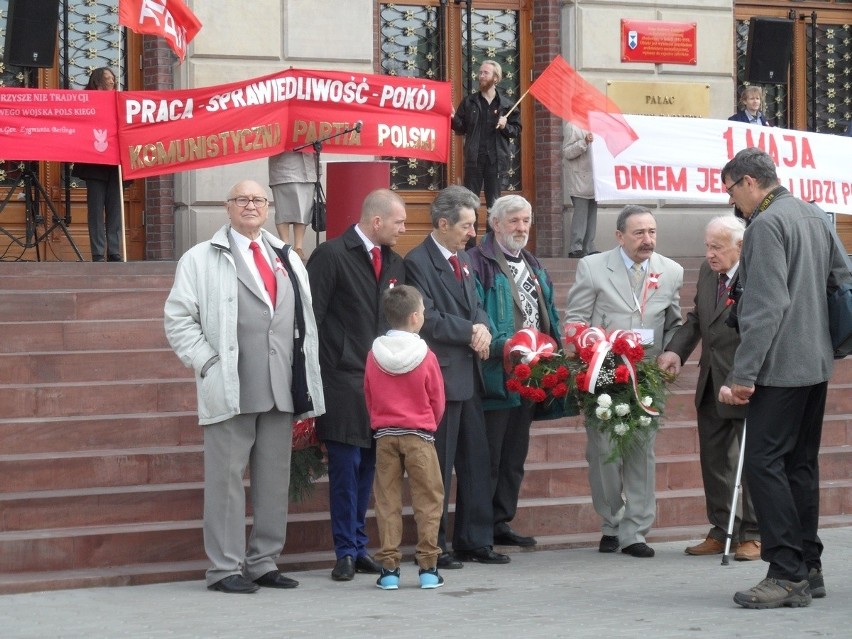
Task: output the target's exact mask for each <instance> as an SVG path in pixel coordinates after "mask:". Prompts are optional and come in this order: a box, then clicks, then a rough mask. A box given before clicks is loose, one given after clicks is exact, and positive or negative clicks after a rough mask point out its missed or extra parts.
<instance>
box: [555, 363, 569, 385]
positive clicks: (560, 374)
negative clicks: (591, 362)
mask: <svg viewBox="0 0 852 639" xmlns="http://www.w3.org/2000/svg"><path fill="white" fill-rule="evenodd" d="M570 376H571V373H570V372H569V371H568V368H567V367H566V366H560V367H559V368H557V369H556V377H557V378H558V379H559V381H560V382H564V381H565V380H566V379H568V378H569V377H570Z"/></svg>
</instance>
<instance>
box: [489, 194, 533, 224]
mask: <svg viewBox="0 0 852 639" xmlns="http://www.w3.org/2000/svg"><path fill="white" fill-rule="evenodd" d="M524 209H529V210H530V211H532V204H530V203H529V202H528V201H527V199H526V198H525V197H523V196H520V195H504V196H503V197H500V198H497V199H496V200H494V204H492V205H491V210H490V211H488V221H489V222H490V223H491V226H494V222H499V221H500V220H502V219H503V218H504V217H506V216H507V215H508V214H509V213H514V212H515V211H523V210H524Z"/></svg>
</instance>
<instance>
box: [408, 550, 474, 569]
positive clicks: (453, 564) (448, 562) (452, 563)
mask: <svg viewBox="0 0 852 639" xmlns="http://www.w3.org/2000/svg"><path fill="white" fill-rule="evenodd" d="M414 561H415V563H416V562H417V559H415V560H414ZM438 568H440V569H441V570H459V569H461V568H464V564H463V563H462V562H460V561H459V560H458V559H456V558H455V557H453V556H452V555H451V554H450V553H448V552H445V553H441V554H440V555H438Z"/></svg>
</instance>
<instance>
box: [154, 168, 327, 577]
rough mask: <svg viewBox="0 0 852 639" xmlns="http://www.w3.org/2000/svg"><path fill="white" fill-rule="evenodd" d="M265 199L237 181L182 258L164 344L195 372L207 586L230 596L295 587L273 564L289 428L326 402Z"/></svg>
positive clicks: (302, 283) (298, 284)
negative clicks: (220, 220)
mask: <svg viewBox="0 0 852 639" xmlns="http://www.w3.org/2000/svg"><path fill="white" fill-rule="evenodd" d="M268 206H269V200H268V198H267V197H266V194H265V192H264V190H263V187H261V186H260V185H259V184H257V183H256V182H253V181H250V180H246V181H243V182H239V183H238V184H236V185H235V186H234V187H233V188H232V189H231V190H230V192H229V194H228V199H227V200H226V202H225V208H226V210H227V213H228V218H229V220H230V223H229V224H226V225H225V226H223V227H222V228H221V229H219V231H217V233H216V234H215V235H214V236H213V239H212V240H209V241H206V242H202V243H200V244H198V245H196V246H195V247H193V248H192V249H190V250H189V251H188V252H187V253H186V254H185V255H184V256H183V257H182V258H181V260H180V262H179V263H178V267H177V272H176V274H175V282H174V286H173V287H172V290H171V293H170V294H169V297H168V299H167V300H166V306H165V329H166V336H167V337H168V339H169V343H170V344H171V346H172V348H173V349H174V351H175V353H176V354H177V355H178V356H179V357H180V359H181V361H182V362H183V363H184V364H185V365H186V366H188V367H190V368H192V369H193V370H194V371H195V379H196V384H197V389H198V417H199V423H200V424H201V425H202V426H203V427H204V549H205V551H206V553H207V556H208V558H209V559H210V562H211V563H212V564H213V565H212V567H211V568H210V569H209V570H208V571H207V587H208V588H209V589H211V590H218V591H221V592H226V593H251V592H255V591H256V590H258V588H259V587H260V586H265V587H269V588H295V587H296V586H298V582H297V581H295V580H293V579H289V578H288V577H285V576H284V575H283V574H281V573H280V572H279V570H278V568H277V566H276V559H277V558H278V556H279V555H280V554H281V551H282V549H283V548H284V538H285V535H286V531H287V502H288V490H289V482H290V453H291V448H292V425H293V420H294V419H302V418H304V417H309V416H314V415H319V414H322V413H323V412H324V409H325V407H324V400H323V393H322V384H321V382H320V369H319V360H318V355H317V329H316V322H315V321H314V315H313V309H312V306H311V294H310V288H309V285H308V277H307V272H306V271H305V267H304V266H303V265H302V261H301V259H299V257H298V256H297V255H296V254H295V253H294V252H293V251H292V250H291V247H290V246H288V245H286V244H284V243H282V242H281V241H280V240H279V239H278V238H276V237H275V236H274V235H272V234H270V233H268V232H266V231H264V230H263V228H262V227H263V224H264V223H265V222H266V219H267V216H268ZM246 467H250V478H251V487H250V496H251V501H252V506H253V511H254V526H253V527H252V532H251V535H250V537H249V539H248V544H246V534H245V527H246V521H245V515H246V509H245V489H244V488H243V475H244V473H245V470H246Z"/></svg>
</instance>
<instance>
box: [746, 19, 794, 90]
mask: <svg viewBox="0 0 852 639" xmlns="http://www.w3.org/2000/svg"><path fill="white" fill-rule="evenodd" d="M792 51H793V21H792V20H785V19H783V18H752V19H751V21H750V22H749V26H748V46H747V47H746V66H745V79H746V82H751V83H755V82H758V83H763V84H786V83H787V72H788V70H789V69H790V54H791V53H792Z"/></svg>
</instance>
